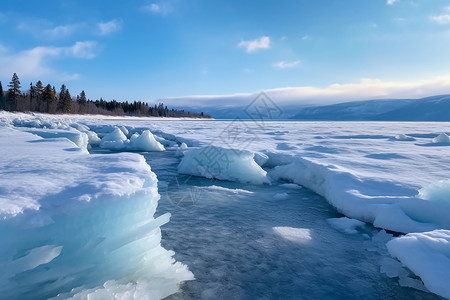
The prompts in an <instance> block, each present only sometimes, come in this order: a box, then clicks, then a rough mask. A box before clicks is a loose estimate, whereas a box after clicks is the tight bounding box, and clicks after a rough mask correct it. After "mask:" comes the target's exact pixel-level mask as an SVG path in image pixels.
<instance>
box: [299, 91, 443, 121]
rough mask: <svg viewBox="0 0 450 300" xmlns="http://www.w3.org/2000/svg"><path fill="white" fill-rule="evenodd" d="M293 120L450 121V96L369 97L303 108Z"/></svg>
mask: <svg viewBox="0 0 450 300" xmlns="http://www.w3.org/2000/svg"><path fill="white" fill-rule="evenodd" d="M291 119H296V120H323V121H325V120H327V121H450V95H439V96H432V97H426V98H422V99H398V100H394V99H393V100H367V101H353V102H346V103H339V104H333V105H325V106H313V107H305V108H301V109H300V110H299V111H298V112H297V113H296V114H295V115H294V116H292V117H291Z"/></svg>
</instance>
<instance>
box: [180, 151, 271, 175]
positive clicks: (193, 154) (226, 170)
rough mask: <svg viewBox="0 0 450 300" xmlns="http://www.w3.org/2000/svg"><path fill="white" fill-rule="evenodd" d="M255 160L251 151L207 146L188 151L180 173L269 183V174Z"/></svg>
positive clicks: (181, 164)
mask: <svg viewBox="0 0 450 300" xmlns="http://www.w3.org/2000/svg"><path fill="white" fill-rule="evenodd" d="M253 158H254V154H253V153H252V152H250V151H245V150H244V151H238V150H233V149H225V148H221V147H216V146H207V147H203V148H199V149H190V150H188V151H186V152H185V153H184V156H183V159H182V160H181V162H180V164H179V166H178V171H179V172H180V173H183V174H188V175H194V176H201V177H206V178H215V179H220V180H229V181H237V182H242V183H251V184H263V183H269V179H268V178H267V172H266V171H264V170H263V169H262V168H261V167H260V166H259V165H258V164H257V163H256V162H255V160H254V159H253Z"/></svg>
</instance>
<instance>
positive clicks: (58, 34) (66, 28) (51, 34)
mask: <svg viewBox="0 0 450 300" xmlns="http://www.w3.org/2000/svg"><path fill="white" fill-rule="evenodd" d="M79 27H81V24H70V25H61V26H56V27H54V28H50V29H45V30H43V31H42V36H45V37H47V38H51V39H56V38H63V37H67V36H70V35H72V34H74V33H75V31H76V30H77V29H78V28H79ZM34 30H35V28H34Z"/></svg>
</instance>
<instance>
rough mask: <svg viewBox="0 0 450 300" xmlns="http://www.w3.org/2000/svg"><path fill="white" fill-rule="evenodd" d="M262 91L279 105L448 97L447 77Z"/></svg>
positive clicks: (209, 100) (236, 98)
mask: <svg viewBox="0 0 450 300" xmlns="http://www.w3.org/2000/svg"><path fill="white" fill-rule="evenodd" d="M264 92H266V94H267V95H268V96H269V97H270V98H271V99H272V100H273V101H274V102H276V103H277V104H280V105H281V104H286V105H288V104H296V105H312V104H315V105H321V104H331V103H339V102H348V101H355V100H370V99H407V98H422V97H427V96H432V95H442V94H450V74H449V75H445V76H440V77H434V78H430V79H426V80H421V81H409V82H408V81H384V80H381V79H370V78H366V79H361V80H360V81H359V82H356V83H344V84H338V83H336V84H331V85H329V86H327V87H325V88H319V87H312V86H303V87H285V88H277V89H271V90H265V91H264ZM257 94H258V93H255V94H253V93H249V94H233V95H205V96H188V97H179V98H171V99H167V100H165V101H164V103H166V102H167V104H170V105H179V106H183V105H184V106H198V107H201V106H204V107H208V106H209V107H211V106H218V105H228V106H242V103H250V102H251V101H252V100H253V99H254V97H255V96H256V95H257Z"/></svg>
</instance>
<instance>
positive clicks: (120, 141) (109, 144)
mask: <svg viewBox="0 0 450 300" xmlns="http://www.w3.org/2000/svg"><path fill="white" fill-rule="evenodd" d="M127 143H128V139H127V137H126V136H125V134H124V133H123V131H122V130H120V129H119V128H115V129H114V130H113V131H112V132H110V133H108V134H107V135H105V136H104V137H103V138H102V140H101V142H100V147H102V148H105V149H111V150H123V149H124V148H125V147H126V145H127Z"/></svg>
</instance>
